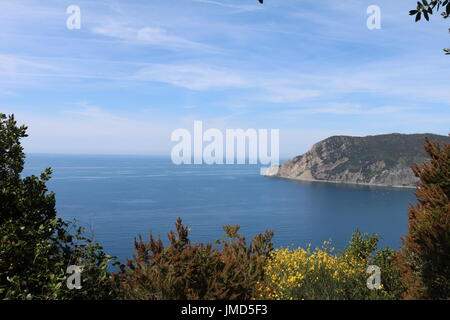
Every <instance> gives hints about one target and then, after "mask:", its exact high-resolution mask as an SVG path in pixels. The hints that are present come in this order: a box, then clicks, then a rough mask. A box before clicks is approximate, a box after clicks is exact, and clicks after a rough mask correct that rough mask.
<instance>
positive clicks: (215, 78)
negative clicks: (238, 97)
mask: <svg viewBox="0 0 450 320" xmlns="http://www.w3.org/2000/svg"><path fill="white" fill-rule="evenodd" d="M131 79H133V80H139V81H157V82H162V83H167V84H171V85H173V86H176V87H181V88H187V89H192V90H209V89H224V88H242V87H247V86H248V85H249V83H248V81H247V80H246V79H245V77H243V76H242V75H240V74H239V73H236V72H234V71H229V70H225V69H220V68H214V67H211V66H195V65H163V64H157V65H153V66H149V67H145V68H142V69H141V70H139V71H138V72H137V73H136V74H135V75H134V76H132V77H131Z"/></svg>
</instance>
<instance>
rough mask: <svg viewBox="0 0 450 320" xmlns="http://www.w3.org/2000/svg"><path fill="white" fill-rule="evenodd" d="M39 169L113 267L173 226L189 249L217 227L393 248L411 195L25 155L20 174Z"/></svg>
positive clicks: (253, 171) (229, 169)
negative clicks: (355, 239) (370, 238)
mask: <svg viewBox="0 0 450 320" xmlns="http://www.w3.org/2000/svg"><path fill="white" fill-rule="evenodd" d="M46 167H51V168H52V169H53V178H52V179H51V181H50V182H49V183H48V186H49V188H50V190H52V191H54V192H55V193H56V200H57V209H58V214H59V216H61V217H62V218H64V219H68V220H72V219H76V220H77V221H78V223H79V224H81V225H83V226H85V227H87V228H88V229H90V230H92V231H93V234H94V236H95V239H96V240H97V241H99V242H100V243H101V244H102V245H103V247H104V248H105V250H106V251H107V252H108V253H109V254H111V255H115V256H117V257H119V259H120V260H121V261H124V259H125V258H127V257H128V258H130V257H132V255H133V239H134V238H135V237H136V236H137V235H139V234H141V235H142V236H143V238H144V239H148V234H149V233H150V232H153V233H154V234H155V235H158V234H161V236H162V237H163V238H165V237H166V234H167V232H168V231H169V230H171V229H173V223H174V222H175V220H176V219H177V217H182V219H183V222H184V223H185V224H187V225H188V226H189V227H190V228H191V231H190V232H191V233H190V238H191V240H194V241H213V240H215V239H218V238H221V237H222V236H223V230H222V226H224V225H226V224H239V225H240V226H241V233H242V234H244V235H245V236H246V237H247V238H248V239H250V238H252V237H253V236H254V235H255V234H256V233H259V232H262V231H264V230H266V229H270V230H272V231H274V232H275V237H274V242H275V245H276V246H277V247H280V246H290V247H297V246H304V245H307V244H308V243H311V244H312V245H313V246H319V245H321V244H322V242H323V241H324V240H329V239H331V240H332V242H333V245H334V246H335V247H337V248H343V247H344V246H345V244H346V243H348V241H349V239H350V236H351V234H352V232H353V231H354V230H355V229H359V230H361V231H363V232H368V233H377V234H379V235H380V236H381V237H382V241H381V245H382V246H390V247H392V248H398V247H399V245H400V243H401V242H400V236H401V235H403V234H404V233H405V232H406V230H407V209H408V205H409V204H411V203H414V200H415V198H414V195H413V193H412V192H413V190H411V189H398V188H385V187H369V186H355V185H344V184H333V183H321V182H300V181H292V180H285V179H276V178H267V177H263V176H260V175H259V172H260V166H256V165H212V166H208V165H180V166H177V165H174V164H172V162H171V161H170V159H169V158H163V157H147V156H94V155H43V154H31V155H28V156H27V160H26V168H25V171H24V174H25V175H30V174H38V173H39V172H40V171H42V170H43V169H44V168H46Z"/></svg>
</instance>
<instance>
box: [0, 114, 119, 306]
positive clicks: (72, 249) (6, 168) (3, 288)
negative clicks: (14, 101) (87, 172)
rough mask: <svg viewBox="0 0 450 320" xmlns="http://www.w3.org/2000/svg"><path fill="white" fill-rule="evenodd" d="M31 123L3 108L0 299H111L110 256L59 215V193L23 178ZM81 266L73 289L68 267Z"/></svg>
mask: <svg viewBox="0 0 450 320" xmlns="http://www.w3.org/2000/svg"><path fill="white" fill-rule="evenodd" d="M26 130H27V127H25V126H18V125H17V123H16V121H15V119H14V116H13V115H11V116H8V117H7V116H6V115H4V114H2V113H0V298H1V299H66V298H89V299H95V298H108V297H110V293H111V292H112V286H111V282H110V275H109V273H108V272H107V266H108V262H109V261H110V259H111V258H110V257H109V256H108V255H106V254H105V253H104V252H103V251H102V248H101V247H100V246H99V245H98V244H96V243H93V242H92V241H91V240H90V239H89V238H87V237H85V236H84V235H83V229H82V228H78V230H76V231H75V234H71V233H70V229H71V228H73V227H74V225H73V224H70V223H67V222H64V221H63V220H61V219H60V218H58V217H57V216H56V209H55V194H54V193H53V192H48V189H47V186H46V182H47V181H48V180H49V179H50V176H51V170H50V169H49V168H48V169H45V170H44V172H42V173H41V174H40V176H39V177H36V176H34V175H33V176H30V177H24V178H23V177H21V173H22V170H23V167H24V159H25V154H24V152H23V147H22V145H21V142H20V141H21V139H22V138H24V137H27V134H26ZM69 265H78V266H82V270H83V272H82V277H81V278H82V289H80V290H69V289H67V286H66V279H67V276H68V275H67V274H66V270H67V267H68V266H69Z"/></svg>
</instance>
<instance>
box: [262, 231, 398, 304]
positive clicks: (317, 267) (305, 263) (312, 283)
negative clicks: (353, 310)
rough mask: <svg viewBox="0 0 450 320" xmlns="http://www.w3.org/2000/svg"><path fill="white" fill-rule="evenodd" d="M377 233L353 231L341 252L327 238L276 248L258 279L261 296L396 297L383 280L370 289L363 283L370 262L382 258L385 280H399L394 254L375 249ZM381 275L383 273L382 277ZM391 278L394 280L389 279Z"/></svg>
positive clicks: (294, 298) (266, 297)
mask: <svg viewBox="0 0 450 320" xmlns="http://www.w3.org/2000/svg"><path fill="white" fill-rule="evenodd" d="M377 242H378V237H377V236H375V235H374V236H371V237H369V236H368V235H367V234H365V235H361V233H359V232H356V233H355V234H354V235H353V237H352V240H351V242H350V244H349V246H348V247H347V248H346V249H345V250H344V251H341V252H340V253H337V254H335V253H334V251H335V249H334V248H333V247H331V243H330V242H324V243H323V245H322V247H320V248H315V249H311V246H308V247H307V248H306V249H305V248H298V249H289V248H286V249H279V250H276V251H274V252H273V253H272V254H271V257H270V259H269V261H268V263H267V264H266V266H265V268H264V270H265V280H264V281H263V282H260V283H259V287H258V288H259V297H258V298H261V299H281V300H303V299H330V300H331V299H389V298H395V297H396V293H395V292H394V290H389V291H388V290H386V285H385V283H384V282H383V280H382V284H381V288H380V289H378V290H369V289H368V287H367V285H366V283H367V278H368V277H369V276H370V274H367V273H366V269H367V267H368V266H369V265H371V264H374V263H375V262H377V261H379V262H383V266H382V267H383V268H382V273H386V274H385V278H386V281H385V282H386V284H387V285H388V287H389V288H391V287H392V282H393V281H397V283H399V280H398V279H399V273H397V272H396V271H397V270H396V268H395V264H394V258H393V256H394V255H391V256H390V255H387V254H386V252H387V251H386V250H388V251H389V249H383V250H381V251H376V246H377ZM382 279H383V277H382ZM392 279H394V280H392Z"/></svg>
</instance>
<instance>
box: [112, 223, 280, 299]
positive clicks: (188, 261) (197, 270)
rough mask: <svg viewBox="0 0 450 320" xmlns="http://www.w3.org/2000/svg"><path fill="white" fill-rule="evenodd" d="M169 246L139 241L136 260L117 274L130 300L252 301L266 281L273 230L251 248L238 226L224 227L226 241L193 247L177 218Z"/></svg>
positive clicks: (185, 229) (136, 248)
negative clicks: (266, 266)
mask: <svg viewBox="0 0 450 320" xmlns="http://www.w3.org/2000/svg"><path fill="white" fill-rule="evenodd" d="M175 226H176V232H173V231H172V232H170V233H169V235H168V238H169V241H170V245H169V246H167V247H164V245H163V242H162V240H161V239H160V238H159V239H158V240H155V239H154V238H153V236H152V235H150V242H149V243H144V242H143V241H142V239H141V238H140V239H139V241H135V251H136V255H135V258H134V259H133V260H129V261H128V263H127V266H122V272H121V273H120V274H119V275H118V278H119V283H120V289H119V290H120V292H121V294H122V295H123V298H125V299H151V300H153V299H183V300H184V299H226V300H229V299H240V300H243V299H251V298H253V297H255V295H256V286H257V283H258V282H260V281H262V279H263V276H264V265H265V264H266V260H267V258H268V256H269V254H270V252H271V251H272V250H273V244H272V236H273V233H272V232H271V231H266V232H265V233H262V234H258V235H256V236H255V238H254V239H253V241H251V243H250V244H249V245H247V242H246V240H245V238H244V237H242V236H241V235H239V233H238V231H239V226H229V225H228V226H225V227H224V231H225V233H226V237H225V239H223V240H217V241H216V246H213V244H212V243H207V244H204V243H200V244H194V243H192V242H191V241H190V240H189V238H188V228H187V227H185V226H183V225H182V222H181V219H180V218H178V220H177V223H176V224H175Z"/></svg>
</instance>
